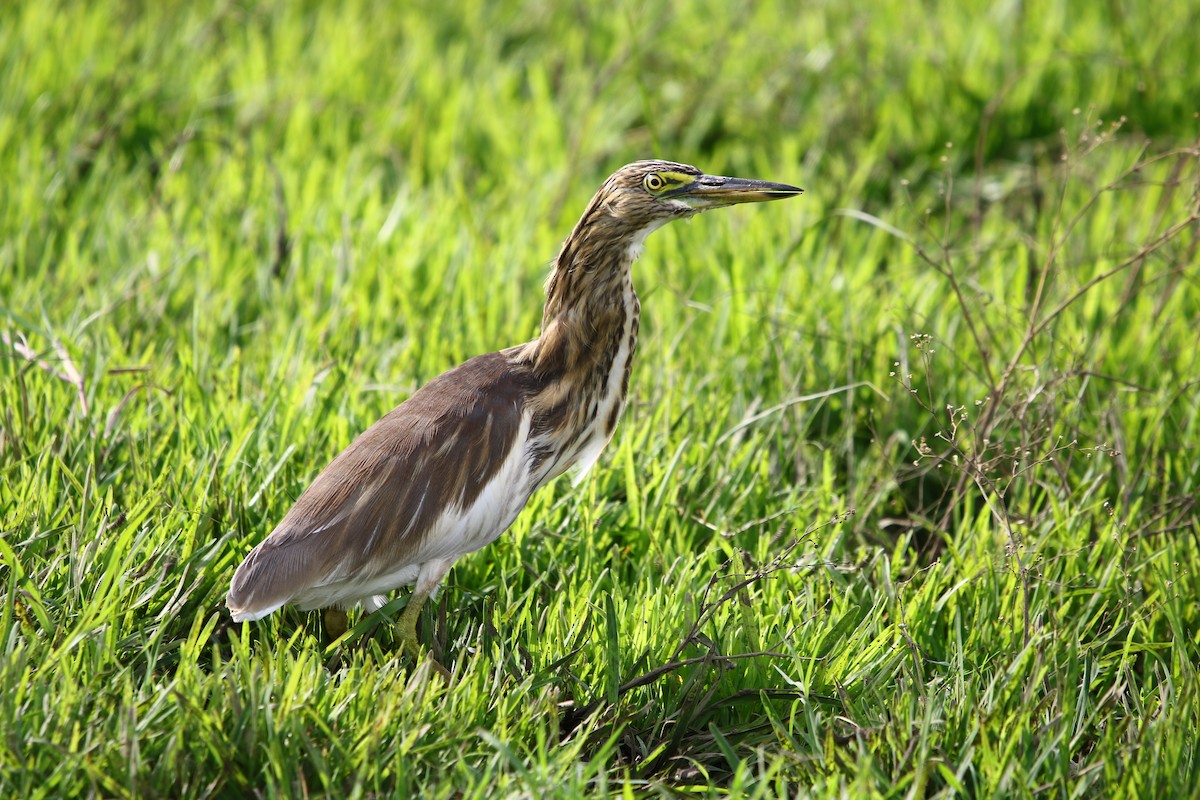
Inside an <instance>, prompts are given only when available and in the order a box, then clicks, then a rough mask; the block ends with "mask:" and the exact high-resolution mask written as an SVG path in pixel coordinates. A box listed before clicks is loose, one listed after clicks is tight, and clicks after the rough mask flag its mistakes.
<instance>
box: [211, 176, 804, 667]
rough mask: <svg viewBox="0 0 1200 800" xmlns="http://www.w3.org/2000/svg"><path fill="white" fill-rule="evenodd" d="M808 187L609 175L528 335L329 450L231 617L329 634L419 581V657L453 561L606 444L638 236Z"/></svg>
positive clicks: (403, 627)
mask: <svg viewBox="0 0 1200 800" xmlns="http://www.w3.org/2000/svg"><path fill="white" fill-rule="evenodd" d="M802 191H803V190H802V189H798V188H796V187H795V186H789V185H787V184H783V183H773V182H769V181H762V180H749V179H744V178H729V177H722V176H718V175H707V174H705V173H704V172H702V171H701V170H699V169H697V168H696V167H693V166H690V165H687V164H680V163H676V162H672V161H660V160H648V161H636V162H634V163H632V164H627V165H626V166H624V167H621V168H620V169H618V170H617V171H616V172H614V173H613V174H612V175H611V176H609V178H608V179H607V180H605V181H604V183H603V185H601V187H600V189H599V190H598V191H597V192H596V194H595V196H594V197H592V200H591V202H590V203H589V204H588V205H587V209H586V210H585V211H584V212H583V216H582V217H581V218H580V219H579V222H578V223H577V224H576V225H575V228H574V229H573V230H572V232H571V234H570V235H569V236H568V237H567V238H566V240H565V241H564V242H563V245H562V248H561V249H560V251H559V253H558V256H557V258H556V259H555V260H554V264H553V268H552V270H551V272H550V277H549V279H548V280H547V282H546V287H545V289H546V301H545V306H544V309H543V312H542V323H541V332H540V334H539V335H538V336H537V338H535V339H533V340H532V341H529V342H525V343H524V344H518V345H516V346H513V347H509V348H507V349H504V350H500V351H497V352H493V353H487V354H484V355H479V356H475V357H474V358H471V359H469V360H468V361H466V362H464V363H463V364H461V365H459V366H457V367H454V368H453V369H451V370H449V371H448V372H445V373H443V374H442V375H440V376H438V377H436V378H434V379H433V380H431V381H430V382H429V383H427V384H425V385H424V386H422V387H421V388H420V389H418V390H417V391H416V392H415V393H413V394H412V396H410V397H409V398H408V399H407V400H405V401H404V402H402V403H401V404H400V405H398V406H396V408H394V409H393V410H392V411H391V412H389V413H388V414H387V415H386V416H384V417H383V418H381V419H380V420H379V421H378V422H376V423H375V424H374V425H372V426H371V427H369V428H368V429H367V430H366V431H364V432H363V433H362V434H360V435H359V436H358V437H357V438H356V439H355V440H354V441H353V442H352V443H351V444H350V445H349V446H348V447H346V449H345V450H343V451H342V452H341V453H340V454H339V455H338V456H337V457H335V458H334V459H333V461H332V462H330V463H329V465H328V466H326V467H325V469H324V470H322V471H321V472H320V474H318V475H317V477H316V479H315V480H314V481H313V482H312V484H311V485H309V487H308V488H307V489H306V490H305V491H304V492H303V493H302V494H301V495H300V498H299V499H298V500H297V501H296V503H295V505H294V506H292V508H291V510H290V511H288V512H287V514H286V515H284V517H283V519H282V520H281V521H280V522H279V524H278V526H277V527H276V528H275V529H274V530H273V531H272V532H271V533H270V534H269V535H268V536H267V537H266V538H265V539H263V540H262V542H260V543H259V544H258V545H257V546H256V547H254V549H253V550H251V551H250V553H249V555H247V556H246V558H245V560H244V561H242V563H241V565H240V566H238V568H237V570H236V571H235V572H234V575H233V580H232V582H231V584H230V588H229V594H228V596H227V598H226V605H227V606H228V608H229V611H230V614H231V616H232V618H233V620H234V621H235V622H242V621H247V620H257V619H261V618H263V617H266V616H267V615H269V614H271V613H272V612H274V611H276V610H278V609H279V608H281V607H283V606H285V605H289V604H290V605H293V606H296V607H298V608H300V609H302V610H308V609H325V610H326V616H325V621H326V627H327V629H328V630H329V632H330V633H331V634H332V635H334V636H335V637H336V636H339V635H341V634H344V633H345V630H346V620H347V618H346V615H345V610H346V609H350V608H353V607H355V606H361V607H362V608H363V609H364V610H365V611H366V612H368V613H369V612H374V611H377V610H378V609H380V608H381V607H383V606H384V605H385V604H386V603H387V601H388V598H387V594H388V593H389V592H391V591H392V590H394V589H397V588H399V587H402V586H406V585H409V584H415V585H414V588H413V590H412V594H411V595H410V597H409V600H408V604H407V605H406V606H405V608H404V610H403V612H401V615H400V618H399V620H398V623H397V624H398V628H399V635H400V638H401V646H402V648H403V649H404V650H405V651H406V652H408V653H409V654H411V655H412V656H413V657H414V659H415V658H419V656H420V652H421V651H420V643H419V640H418V638H417V631H416V625H417V620H418V616H419V615H420V612H421V608H422V606H423V605H424V603H425V601H426V600H427V599H428V598H429V597H430V596H431V595H433V594H434V592H435V591H436V590H437V588H438V586H439V585H440V584H441V582H442V580H443V578H445V576H446V573H447V572H448V571H449V570H450V567H451V566H452V565H453V564H454V562H455V561H456V560H458V559H459V558H460V557H461V556H463V555H465V554H467V553H472V552H474V551H476V550H479V549H480V548H482V547H483V546H484V545H487V544H489V543H491V542H493V541H495V540H496V539H497V538H498V537H499V536H500V535H501V534H502V533H504V531H505V530H507V529H508V527H509V526H510V525H511V524H512V523H513V521H514V520H515V519H516V518H517V516H518V514H519V513H520V512H521V510H522V509H523V508H524V507H525V504H526V503H527V501H528V500H529V498H530V496H531V495H532V494H533V493H534V492H536V491H537V490H538V489H539V488H541V487H542V486H545V485H546V484H547V483H549V482H550V481H552V480H554V479H555V478H557V477H558V476H560V475H562V474H563V473H564V472H566V471H567V470H574V471H575V474H576V476H577V480H578V479H579V478H582V476H583V475H584V474H586V473H587V472H588V470H589V469H590V468H591V467H592V465H593V464H595V462H596V460H597V458H598V457H599V455H600V452H601V451H602V450H603V449H604V447H605V445H607V444H608V442H609V440H610V439H612V436H613V431H615V430H616V427H617V422H618V420H619V419H620V417H621V412H622V410H623V408H624V406H625V401H626V397H627V396H628V390H629V376H630V370H631V367H632V365H633V354H634V349H635V348H636V345H637V338H638V320H639V316H640V313H641V305H640V303H639V301H638V297H637V293H636V292H635V291H634V286H633V277H632V273H631V266H632V264H633V262H634V261H635V260H636V259H637V257H638V256H639V254H640V253H641V252H642V246H643V244H644V242H645V241H646V237H647V236H649V235H650V234H651V233H652V232H653V231H655V230H656V229H658V228H659V227H661V226H662V225H664V224H666V223H667V222H670V221H671V220H676V219H685V218H688V217H691V216H693V215H695V214H697V213H700V212H702V211H707V210H709V209H713V208H721V207H723V206H731V205H735V204H739V203H756V202H763V201H768V200H778V199H782V198H786V197H794V196H796V195H799V194H801V193H802Z"/></svg>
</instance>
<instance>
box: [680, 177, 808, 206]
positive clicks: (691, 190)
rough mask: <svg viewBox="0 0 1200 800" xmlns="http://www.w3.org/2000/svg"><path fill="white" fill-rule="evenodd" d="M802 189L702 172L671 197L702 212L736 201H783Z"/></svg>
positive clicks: (729, 204)
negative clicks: (703, 173)
mask: <svg viewBox="0 0 1200 800" xmlns="http://www.w3.org/2000/svg"><path fill="white" fill-rule="evenodd" d="M803 193H804V190H803V189H798V188H797V187H795V186H788V185H787V184H786V183H772V182H771V181H756V180H749V179H747V178H725V177H722V176H720V175H701V176H700V177H699V178H697V179H696V180H695V181H693V182H692V183H690V184H688V185H687V186H683V187H680V188H679V189H676V190H675V191H674V192H671V193H670V194H671V196H674V197H675V198H676V199H678V200H682V201H683V202H685V203H687V204H688V205H690V206H691V207H692V208H694V209H696V210H698V211H700V210H704V209H709V208H720V207H721V206H731V205H734V204H736V203H764V202H766V201H768V200H782V199H783V198H785V197H795V196H796V195H798V194H803Z"/></svg>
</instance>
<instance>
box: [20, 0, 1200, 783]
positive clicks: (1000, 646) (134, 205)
mask: <svg viewBox="0 0 1200 800" xmlns="http://www.w3.org/2000/svg"><path fill="white" fill-rule="evenodd" d="M141 5H143V4H134V3H118V2H114V1H113V0H102V1H101V2H93V3H86V4H84V3H64V4H60V5H59V6H58V7H55V6H54V4H49V3H26V4H20V5H18V6H13V7H9V8H6V9H5V10H4V11H3V12H0V72H2V74H3V75H4V76H5V78H4V80H3V81H2V82H0V174H3V176H4V180H3V181H0V334H3V339H2V340H0V353H2V356H0V415H2V417H0V648H2V652H3V657H2V660H0V689H2V691H0V795H3V796H16V797H25V798H36V797H60V796H78V795H94V796H105V797H122V796H156V795H165V796H173V797H205V796H224V797H241V796H247V795H259V796H266V797H279V796H286V797H297V796H305V795H308V796H315V795H331V796H337V797H373V796H413V795H415V794H417V793H418V792H420V793H424V794H427V795H429V796H433V797H491V796H546V795H551V794H552V795H558V796H580V795H589V796H591V795H604V794H624V795H625V796H643V795H662V796H678V795H682V796H691V795H700V796H709V795H722V794H730V795H736V796H742V795H745V796H753V797H772V796H795V795H810V796H814V797H840V796H847V795H849V796H887V797H926V796H995V795H1004V796H1053V797H1154V796H1161V797H1183V796H1191V795H1192V794H1193V793H1194V792H1195V787H1196V786H1197V785H1198V783H1200V763H1198V755H1197V741H1196V731H1197V730H1200V696H1198V694H1200V693H1198V690H1197V675H1196V669H1197V663H1198V661H1200V633H1198V631H1200V608H1198V606H1197V598H1198V597H1200V508H1198V506H1197V496H1198V492H1200V381H1198V379H1197V376H1200V349H1198V348H1197V346H1196V341H1197V339H1196V336H1197V334H1196V331H1197V329H1198V328H1200V269H1198V267H1197V263H1198V262H1200V255H1198V253H1197V242H1198V241H1200V235H1198V234H1200V221H1198V220H1200V214H1198V206H1197V203H1198V197H1200V118H1198V116H1197V114H1198V112H1200V105H1197V98H1200V71H1197V69H1196V67H1195V65H1196V64H1197V63H1200V39H1198V38H1197V37H1196V36H1195V31H1196V30H1197V29H1198V28H1200V7H1198V6H1197V5H1196V4H1195V3H1191V2H1176V3H1166V4H1157V5H1153V6H1151V5H1150V4H1142V3H1121V2H1117V3H1083V2H1046V3H1042V4H1019V3H996V4H989V3H981V2H975V3H942V4H925V5H924V6H923V7H920V8H917V7H914V6H913V5H912V4H908V3H901V2H887V1H883V2H879V3H875V4H873V6H872V8H871V10H870V12H869V13H868V12H865V11H861V10H855V9H854V8H853V6H854V5H855V4H849V3H809V4H805V5H804V6H803V7H802V8H799V9H797V8H792V7H791V4H785V3H771V2H764V3H757V4H752V5H747V6H746V7H744V8H741V9H739V10H737V11H736V12H731V11H730V7H729V6H728V5H727V4H725V3H714V2H696V3H691V4H680V3H657V2H652V3H644V2H639V3H634V2H619V3H616V4H598V5H595V6H591V5H589V4H575V5H573V6H570V7H558V6H557V5H556V4H549V3H526V4H524V5H522V4H517V3H490V2H482V1H478V0H477V1H476V2H465V3H461V4H458V5H457V6H456V7H455V8H453V9H451V10H449V11H447V10H444V8H443V4H442V3H434V2H428V3H416V4H413V5H411V6H409V5H408V4H403V3H369V2H365V1H364V2H349V3H341V4H337V5H336V8H335V6H334V4H328V5H327V4H317V3H308V4H302V3H286V4H285V3H280V4H273V5H257V4H237V3H229V2H220V3H194V4H144V5H145V6H146V7H145V8H139V7H138V6H141ZM1034 6H1036V8H1035V7H1034ZM649 156H659V157H667V158H673V159H678V160H683V161H687V162H690V163H695V164H697V165H699V166H701V167H702V168H704V169H706V170H708V171H712V172H718V173H724V174H734V175H741V176H745V177H761V178H767V179H774V180H780V181H786V182H789V183H795V184H798V185H801V186H804V187H805V188H806V189H807V193H806V194H805V195H804V197H802V198H799V199H796V200H790V201H786V202H780V203H777V204H771V205H768V206H762V207H752V208H737V209H730V210H725V211H720V212H714V213H712V214H710V215H706V216H703V217H701V218H699V219H697V220H695V221H693V222H692V223H691V224H688V225H682V224H677V225H674V226H670V227H668V228H665V229H664V230H662V231H661V232H659V233H657V234H655V235H654V236H653V237H651V239H650V241H649V243H648V246H647V249H646V253H645V255H644V256H643V257H642V259H641V261H640V262H639V263H638V264H637V265H636V268H635V271H636V280H637V284H638V287H639V291H640V293H641V296H642V302H643V321H642V330H643V335H642V341H641V345H640V350H639V354H638V359H637V361H636V366H635V374H634V377H633V382H632V385H633V388H632V398H631V401H632V402H631V405H630V408H629V410H628V412H627V414H626V416H625V419H624V421H623V422H622V425H621V427H620V429H619V431H618V434H617V436H616V438H615V440H614V442H613V444H612V445H611V446H610V447H609V449H608V450H607V451H606V453H605V455H604V457H603V458H602V460H601V462H600V464H599V465H598V466H597V468H596V469H595V470H593V472H592V474H591V475H590V476H589V477H588V479H587V480H586V481H585V482H584V483H583V484H582V485H581V486H580V487H578V488H575V487H572V486H571V485H570V484H569V482H567V481H560V482H558V483H556V484H554V485H553V486H552V487H550V488H548V489H546V490H544V491H543V492H542V493H540V494H539V495H537V496H535V498H534V499H533V500H532V502H531V503H530V507H529V509H528V511H527V512H526V513H525V514H524V515H522V516H521V517H520V519H519V520H518V521H517V523H516V524H515V525H514V526H513V529H512V530H511V531H510V532H509V533H508V534H507V535H506V536H504V537H503V538H502V539H500V540H499V541H497V542H496V543H495V544H493V545H491V546H489V547H488V548H486V549H485V550H483V551H481V552H480V553H478V554H475V555H473V556H470V557H467V558H464V559H463V560H462V561H461V562H460V563H459V564H458V565H457V566H456V567H455V568H454V570H453V571H452V573H451V575H450V577H449V580H448V581H447V584H446V586H445V587H444V589H443V591H442V593H441V594H440V596H439V598H438V600H437V602H436V603H433V604H431V611H430V612H429V613H427V614H426V616H425V617H424V619H423V625H422V628H423V635H424V637H425V640H426V641H427V643H428V644H429V645H430V647H431V648H432V650H433V651H434V652H435V653H437V654H438V655H439V657H440V658H441V660H442V662H443V663H445V664H446V665H447V666H448V667H450V668H451V670H452V671H453V673H454V680H453V682H452V684H450V685H446V684H445V683H443V682H442V681H441V680H440V679H439V678H438V677H437V676H436V675H434V674H432V673H431V672H430V671H429V670H428V669H427V668H426V667H418V668H416V669H414V668H413V666H412V665H411V664H410V663H409V662H408V661H407V660H406V659H405V658H404V657H402V656H401V655H400V654H398V653H397V652H396V640H395V638H394V636H393V633H392V631H391V630H390V629H389V627H388V625H387V623H386V621H380V620H379V619H378V618H377V617H370V618H363V617H361V616H359V617H352V622H356V624H357V627H356V628H355V635H354V636H352V638H351V639H350V641H349V644H347V645H345V646H342V647H335V648H329V647H328V644H329V643H328V642H327V641H326V640H325V639H324V634H323V632H322V627H321V625H320V623H319V620H318V616H317V615H316V614H315V613H314V614H303V613H299V612H296V611H294V610H288V611H285V612H284V613H281V614H277V615H275V616H273V617H272V618H271V619H269V620H266V621H263V622H260V623H254V624H249V625H245V626H242V625H232V624H231V623H229V619H228V616H227V614H226V613H225V611H224V607H223V605H222V601H223V597H224V593H225V591H226V589H227V587H228V582H229V578H230V577H231V574H232V571H233V568H234V567H235V565H236V564H237V563H238V562H239V561H240V559H241V558H242V557H243V556H244V555H245V554H246V552H247V551H248V550H249V548H250V547H251V546H252V545H253V544H254V543H255V542H257V541H259V540H260V539H261V538H262V537H263V536H264V535H266V533H267V532H269V530H270V529H271V528H272V527H273V525H274V524H275V522H276V521H278V520H279V518H280V517H281V516H282V515H283V514H284V512H285V511H286V510H287V508H288V507H289V505H290V503H291V502H292V501H293V499H294V498H295V497H296V496H298V494H299V493H300V492H301V491H302V490H303V488H304V487H305V486H306V485H307V483H308V481H310V480H311V479H312V478H313V477H314V476H315V475H316V473H317V472H318V471H319V470H320V468H321V467H322V466H324V464H325V463H327V461H328V460H329V459H330V458H331V457H332V456H333V455H335V454H336V453H337V452H338V451H339V450H340V449H341V448H342V447H344V446H345V445H346V444H347V443H348V442H349V441H350V440H351V439H352V438H353V436H354V435H355V434H356V433H357V432H359V431H361V430H362V429H364V428H365V427H366V426H368V425H369V424H370V423H371V422H373V421H374V420H375V419H376V418H378V417H379V416H380V415H382V414H383V413H385V412H386V411H387V410H389V409H390V408H391V407H392V406H394V405H395V404H396V403H398V402H400V401H401V400H402V399H404V398H405V397H406V396H408V394H410V393H411V392H412V391H413V390H414V389H415V388H416V387H418V386H419V385H421V384H422V383H423V382H425V381H427V380H429V379H430V378H432V377H433V376H435V375H436V374H438V373H439V372H441V371H443V370H444V369H446V368H448V367H450V366H452V365H454V364H456V363H458V362H459V361H460V360H462V359H464V358H466V357H468V356H470V355H472V354H475V353H480V352H485V351H488V350H494V349H497V348H499V347H501V346H505V345H508V344H513V343H517V342H519V341H523V340H526V339H528V338H531V337H532V336H534V335H536V332H537V325H538V322H539V320H540V306H541V300H542V292H541V284H542V281H543V280H544V279H545V275H546V272H547V268H548V264H549V261H550V259H551V258H552V257H553V256H554V253H555V251H556V248H557V245H558V244H559V242H561V240H562V238H563V237H564V236H565V235H566V234H567V232H568V231H569V230H570V226H571V225H572V224H573V223H574V220H575V219H576V217H577V215H578V214H579V213H580V211H581V210H582V208H583V206H584V204H585V203H586V202H587V200H588V198H589V197H590V195H591V193H592V192H593V191H594V189H595V187H596V186H597V185H598V184H599V182H600V181H601V180H602V179H603V178H604V177H605V176H606V175H607V174H608V173H609V172H611V171H612V170H613V169H615V168H616V167H618V166H620V165H621V164H623V163H625V162H627V161H630V160H633V159H636V158H642V157H649ZM404 597H405V593H404V592H400V593H398V595H397V602H395V603H393V604H391V605H389V606H388V608H387V610H386V612H385V613H388V614H391V615H392V616H395V614H396V613H397V611H398V609H399V608H400V607H401V606H402V604H403V598H404Z"/></svg>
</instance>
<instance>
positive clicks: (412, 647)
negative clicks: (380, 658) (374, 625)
mask: <svg viewBox="0 0 1200 800" xmlns="http://www.w3.org/2000/svg"><path fill="white" fill-rule="evenodd" d="M428 596H429V595H427V594H425V595H422V594H418V593H417V592H413V593H412V597H410V598H408V605H406V606H405V607H404V612H403V613H401V614H400V620H399V622H398V623H397V626H398V627H399V628H400V645H401V647H403V648H404V652H406V653H408V654H409V656H411V657H412V660H413V661H419V660H420V659H421V641H420V640H419V639H418V638H417V617H419V616H421V607H422V606H424V605H425V598H427V597H428Z"/></svg>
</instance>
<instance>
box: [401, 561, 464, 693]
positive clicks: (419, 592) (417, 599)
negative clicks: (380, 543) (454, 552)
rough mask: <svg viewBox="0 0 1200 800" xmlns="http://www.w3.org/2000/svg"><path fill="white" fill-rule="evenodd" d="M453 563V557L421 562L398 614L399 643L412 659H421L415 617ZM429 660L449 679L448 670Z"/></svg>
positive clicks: (433, 660) (418, 614) (419, 613)
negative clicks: (417, 573) (406, 602)
mask: <svg viewBox="0 0 1200 800" xmlns="http://www.w3.org/2000/svg"><path fill="white" fill-rule="evenodd" d="M453 563H454V559H453V558H443V559H439V560H438V561H427V562H426V563H424V564H422V565H421V572H420V574H419V575H417V585H416V586H415V587H413V593H412V597H410V598H408V605H407V606H405V607H404V612H403V613H401V614H400V619H399V621H398V622H397V625H398V627H399V628H400V641H401V645H402V647H403V648H404V652H406V653H408V654H409V656H411V657H412V660H413V661H420V660H421V642H420V640H419V639H417V617H419V616H421V609H422V608H423V607H424V605H425V601H426V600H427V599H429V596H430V595H431V594H433V592H434V590H435V589H437V587H438V584H439V583H441V582H442V578H444V577H446V573H447V572H448V571H449V570H450V566H451V565H452V564H453ZM430 661H431V662H432V666H433V668H434V669H435V670H437V672H438V673H439V674H441V675H442V677H444V678H446V679H447V680H449V678H450V672H449V671H448V670H447V669H446V668H445V667H443V666H442V665H441V664H439V663H438V662H437V661H436V660H435V659H432V658H431V659H430Z"/></svg>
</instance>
